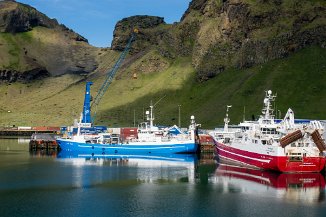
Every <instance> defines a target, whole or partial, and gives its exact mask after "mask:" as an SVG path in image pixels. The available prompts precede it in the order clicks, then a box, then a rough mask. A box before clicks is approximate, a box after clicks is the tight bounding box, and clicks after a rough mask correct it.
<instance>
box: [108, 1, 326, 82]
mask: <svg viewBox="0 0 326 217" xmlns="http://www.w3.org/2000/svg"><path fill="white" fill-rule="evenodd" d="M133 19H134V18H128V19H124V20H123V21H121V22H119V23H118V24H117V26H116V30H115V33H114V41H113V44H112V48H113V49H117V50H121V49H122V48H123V47H124V46H125V44H126V41H127V37H125V35H126V32H128V31H129V32H130V27H131V26H130V25H129V26H128V25H124V24H123V23H128V24H129V23H132V20H133ZM138 21H139V22H143V21H142V19H138ZM154 23H159V24H160V25H161V23H160V22H154ZM122 26H126V27H128V28H123V27H122ZM161 27H162V25H161ZM139 28H140V31H141V32H142V31H143V30H142V27H141V26H139ZM126 29H127V31H126ZM144 30H146V31H143V35H142V36H141V38H140V39H138V42H137V43H139V44H141V45H142V46H138V47H137V49H136V50H145V49H147V48H148V47H149V46H150V47H152V48H153V46H154V47H155V49H157V50H158V51H159V53H160V54H161V55H162V56H164V57H168V58H175V57H176V56H192V64H193V66H194V67H195V69H196V70H197V75H198V79H199V80H207V79H209V78H211V77H214V76H216V75H217V74H219V73H220V72H223V71H224V70H225V69H228V68H248V67H251V66H254V65H257V64H261V63H265V62H268V61H270V60H273V59H279V58H284V57H286V56H288V55H290V54H291V53H293V52H296V51H298V50H300V49H302V48H305V47H307V46H311V45H318V46H321V47H323V48H325V47H326V2H325V1H321V0H316V1H309V0H291V1H285V0H258V1H251V0H193V1H192V2H191V3H190V5H189V8H188V9H187V11H186V12H185V13H184V15H183V16H182V18H181V21H180V23H176V24H173V25H165V27H164V28H157V25H148V26H145V28H144ZM148 32H151V34H148ZM118 42H119V43H118Z"/></svg>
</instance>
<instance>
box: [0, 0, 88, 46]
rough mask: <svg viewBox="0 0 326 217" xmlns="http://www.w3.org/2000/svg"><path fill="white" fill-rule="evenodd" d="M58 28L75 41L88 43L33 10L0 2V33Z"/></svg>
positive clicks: (15, 4) (54, 20) (11, 2)
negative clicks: (34, 28)
mask: <svg viewBox="0 0 326 217" xmlns="http://www.w3.org/2000/svg"><path fill="white" fill-rule="evenodd" d="M36 26H43V27H46V28H51V29H54V28H59V29H61V30H63V31H67V32H69V34H70V35H71V38H72V39H74V40H76V41H85V42H88V41H87V39H85V38H84V37H83V36H81V35H79V34H77V33H75V32H74V31H72V30H71V29H69V28H67V27H66V26H65V25H59V23H58V21H57V20H56V19H50V18H49V17H47V16H46V15H45V14H43V13H41V12H39V11H37V10H36V9H35V8H33V7H31V6H29V5H25V4H21V3H16V2H15V1H0V32H8V33H18V32H26V31H29V30H31V29H32V28H33V27H36Z"/></svg>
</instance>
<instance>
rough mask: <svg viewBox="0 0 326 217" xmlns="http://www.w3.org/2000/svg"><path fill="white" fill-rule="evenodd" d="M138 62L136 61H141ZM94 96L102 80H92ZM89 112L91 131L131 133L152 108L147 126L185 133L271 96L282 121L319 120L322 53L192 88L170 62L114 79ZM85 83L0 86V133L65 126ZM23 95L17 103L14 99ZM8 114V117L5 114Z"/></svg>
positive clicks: (69, 79) (76, 79) (325, 71)
mask: <svg viewBox="0 0 326 217" xmlns="http://www.w3.org/2000/svg"><path fill="white" fill-rule="evenodd" d="M138 61H142V60H141V59H140V60H138ZM93 77H94V78H93V79H91V80H92V81H93V82H94V85H93V86H92V95H93V96H95V93H96V90H98V88H99V86H100V85H101V83H102V82H103V81H104V76H103V75H101V76H99V75H98V76H97V75H96V76H95V75H94V76H93ZM118 77H119V78H120V79H119V80H114V82H113V83H112V85H111V86H110V87H109V89H108V91H107V92H106V94H105V96H104V98H103V100H102V102H101V104H100V106H99V108H98V112H97V118H96V124H100V125H108V126H133V123H134V115H135V122H136V123H138V122H141V121H142V119H143V116H144V115H143V114H144V113H143V111H145V110H146V108H148V106H149V105H150V102H151V101H152V102H153V104H154V103H156V102H157V101H159V100H160V99H161V100H160V101H159V102H158V104H157V105H156V106H155V110H154V111H155V117H156V120H155V123H159V124H166V125H171V124H177V123H178V105H181V107H180V111H181V124H182V126H183V127H186V126H188V124H189V117H190V115H195V116H196V120H197V122H198V123H201V124H202V128H213V127H215V126H217V125H220V124H222V123H223V117H224V114H225V107H226V105H233V107H232V109H231V111H230V117H231V123H237V122H239V121H240V120H242V118H243V115H244V113H243V111H244V107H245V117H246V119H251V118H252V115H255V117H257V115H259V113H260V109H261V107H262V100H263V97H264V91H265V90H268V89H271V90H273V91H274V93H277V95H278V97H277V100H276V105H275V106H276V107H277V110H280V111H281V114H282V116H283V115H284V114H285V112H286V110H287V109H288V108H289V107H291V108H292V109H293V110H294V112H295V114H296V118H311V119H326V114H325V106H326V99H325V93H326V85H325V83H326V49H322V48H320V47H311V48H307V49H304V50H301V51H300V52H298V53H296V54H294V55H292V56H290V57H288V58H285V59H282V60H274V61H271V62H269V63H268V64H264V65H259V66H256V67H253V68H250V69H246V70H236V69H234V70H227V71H225V73H221V74H219V75H218V76H216V77H215V78H213V79H211V80H209V81H207V82H203V83H198V82H196V80H195V79H196V74H195V71H194V69H193V68H192V66H191V64H190V59H189V58H178V59H177V60H175V61H174V62H171V66H170V67H169V68H168V69H166V70H164V71H161V72H155V73H149V74H139V75H138V77H137V79H133V78H132V76H131V74H130V71H128V70H126V71H123V72H119V73H118ZM84 88H85V82H84V81H83V80H81V77H80V76H77V75H63V76H59V77H55V78H47V79H45V80H44V81H42V82H40V81H35V82H32V83H29V84H21V83H13V84H11V85H9V84H7V85H1V86H0V93H1V95H2V100H1V101H0V108H1V109H0V125H16V126H17V125H19V126H21V125H28V126H31V125H32V126H36V125H70V124H72V123H73V119H75V118H79V114H80V112H81V111H82V103H83V97H84ZM22 94H24V97H19V96H21V95H22ZM8 111H10V113H9V112H8Z"/></svg>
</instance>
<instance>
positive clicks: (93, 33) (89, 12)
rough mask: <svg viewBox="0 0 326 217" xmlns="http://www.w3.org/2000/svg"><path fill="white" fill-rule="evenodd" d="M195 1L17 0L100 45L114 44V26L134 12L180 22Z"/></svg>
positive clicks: (168, 21)
mask: <svg viewBox="0 0 326 217" xmlns="http://www.w3.org/2000/svg"><path fill="white" fill-rule="evenodd" d="M190 1H191V0H97V1H95V0H17V2H21V3H25V4H28V5H31V6H32V7H34V8H36V9H37V10H39V11H40V12H42V13H44V14H46V15H47V16H49V17H50V18H56V19H57V20H58V22H59V23H62V24H64V25H66V26H67V27H68V28H70V29H73V30H74V31H75V32H77V33H79V34H80V35H82V36H84V37H85V38H87V39H88V41H89V43H90V44H92V45H94V46H97V47H109V46H110V45H111V41H112V37H113V30H114V26H115V24H116V23H117V21H119V20H121V19H122V18H125V17H129V16H133V15H153V16H160V17H164V20H165V22H166V23H173V22H176V21H180V18H181V16H182V15H183V13H184V12H185V11H186V9H187V8H188V5H189V2H190Z"/></svg>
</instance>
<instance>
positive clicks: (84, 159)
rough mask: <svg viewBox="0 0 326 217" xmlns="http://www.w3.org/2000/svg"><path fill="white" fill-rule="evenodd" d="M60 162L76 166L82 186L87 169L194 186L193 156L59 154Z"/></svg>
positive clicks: (195, 159)
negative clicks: (186, 183) (93, 168)
mask: <svg viewBox="0 0 326 217" xmlns="http://www.w3.org/2000/svg"><path fill="white" fill-rule="evenodd" d="M57 160H58V161H60V162H63V163H65V164H66V165H71V166H73V167H75V169H74V170H75V172H78V174H79V175H76V176H75V177H77V178H78V179H79V180H76V183H79V185H82V183H81V182H82V179H83V170H84V169H85V168H87V167H88V166H100V167H110V172H111V175H112V176H119V175H121V174H123V175H126V176H131V177H137V180H138V181H145V182H149V183H152V182H189V183H193V182H194V181H195V169H196V162H197V156H196V155H194V154H168V155H102V154H99V155H96V154H95V155H91V154H76V153H71V152H66V151H60V152H59V153H58V156H57ZM83 168H84V169H83ZM113 168H114V169H113ZM101 172H103V170H101Z"/></svg>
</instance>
